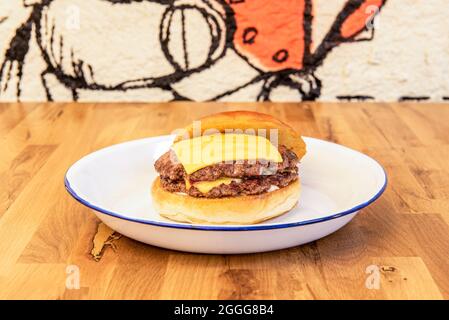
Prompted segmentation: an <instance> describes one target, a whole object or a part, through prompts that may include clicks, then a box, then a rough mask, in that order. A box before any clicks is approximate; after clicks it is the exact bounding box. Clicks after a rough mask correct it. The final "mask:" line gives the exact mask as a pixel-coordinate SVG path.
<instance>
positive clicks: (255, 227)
mask: <svg viewBox="0 0 449 320" xmlns="http://www.w3.org/2000/svg"><path fill="white" fill-rule="evenodd" d="M308 138H309V139H315V140H321V139H317V138H312V137H308ZM139 140H144V139H139ZM135 141H138V140H135ZM321 141H325V140H321ZM325 142H328V143H332V144H336V143H334V142H331V141H325ZM337 145H339V146H341V147H344V148H348V147H346V146H343V145H340V144H337ZM348 149H350V148H348ZM350 150H352V151H355V152H358V153H360V154H362V155H364V156H366V157H369V158H370V159H371V160H373V161H374V162H376V163H377V164H378V165H379V167H380V168H381V169H382V171H383V174H384V183H383V185H382V187H381V188H380V190H379V191H378V192H377V193H376V194H375V195H374V196H373V197H372V198H371V199H369V200H368V201H366V202H363V203H361V204H359V205H356V206H354V207H353V208H351V209H348V210H345V211H341V212H338V213H335V214H333V215H330V216H326V217H322V218H317V219H309V220H304V221H298V222H289V223H280V224H271V225H248V226H223V225H217V226H214V225H193V224H180V223H171V222H162V221H154V220H144V219H135V218H129V217H126V216H124V215H122V214H119V213H117V212H113V211H110V210H107V209H104V208H101V207H98V206H96V205H94V204H92V203H90V202H89V201H87V200H85V199H83V198H81V197H80V196H79V195H78V194H77V193H76V192H75V190H73V188H72V187H71V186H70V182H69V180H68V178H67V173H68V171H69V170H70V168H71V167H72V166H73V164H72V166H70V167H69V169H68V170H67V171H66V173H65V175H64V186H65V189H66V190H67V192H68V193H69V194H70V195H71V196H72V197H73V198H74V199H75V200H77V201H78V202H79V203H81V204H83V205H85V206H86V207H88V208H90V209H93V210H95V211H97V212H100V213H102V214H106V215H108V216H112V217H114V218H118V219H122V220H126V221H130V222H136V223H140V224H146V225H152V226H156V227H164V228H175V229H187V230H198V231H261V230H273V229H285V228H293V227H298V226H305V225H310V224H316V223H321V222H325V221H329V220H333V219H337V218H341V217H343V216H346V215H349V214H351V213H354V212H357V211H359V210H361V209H363V208H365V207H367V206H369V205H370V204H371V203H373V202H374V201H376V200H377V199H378V198H379V197H380V196H381V195H382V194H383V193H384V191H385V189H386V188H387V185H388V176H387V173H386V171H385V168H384V167H383V166H382V165H381V164H380V163H379V162H378V161H377V160H375V159H373V158H372V157H370V156H368V155H366V154H364V153H362V152H359V151H357V150H353V149H350ZM75 163H76V162H75Z"/></svg>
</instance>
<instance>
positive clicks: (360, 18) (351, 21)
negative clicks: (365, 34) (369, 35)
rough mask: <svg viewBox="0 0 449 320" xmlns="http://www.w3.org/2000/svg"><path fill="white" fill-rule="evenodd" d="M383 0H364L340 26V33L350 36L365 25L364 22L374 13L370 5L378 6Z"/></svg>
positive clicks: (343, 35) (346, 36)
mask: <svg viewBox="0 0 449 320" xmlns="http://www.w3.org/2000/svg"><path fill="white" fill-rule="evenodd" d="M384 2H385V1H384V0H366V1H365V2H364V3H363V4H362V5H361V6H360V8H358V9H357V10H356V11H355V12H354V13H353V14H351V15H350V16H349V17H348V18H347V20H346V21H345V22H344V23H343V25H342V27H341V35H342V37H343V38H350V37H352V36H354V35H356V34H357V33H358V32H360V31H361V30H363V29H364V28H365V27H366V23H367V22H368V21H369V19H370V18H371V17H372V16H373V15H374V14H375V11H373V10H371V8H370V7H371V6H375V7H377V8H380V7H381V6H382V5H383V3H384Z"/></svg>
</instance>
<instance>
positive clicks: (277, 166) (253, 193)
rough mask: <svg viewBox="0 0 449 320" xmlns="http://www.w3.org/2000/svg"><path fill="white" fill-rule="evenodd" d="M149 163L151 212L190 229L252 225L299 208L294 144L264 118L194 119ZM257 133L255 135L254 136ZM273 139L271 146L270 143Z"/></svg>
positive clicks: (291, 134) (284, 129)
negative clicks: (189, 225)
mask: <svg viewBox="0 0 449 320" xmlns="http://www.w3.org/2000/svg"><path fill="white" fill-rule="evenodd" d="M198 123H199V124H200V126H201V127H200V128H198V127H195V125H191V126H188V127H186V128H185V129H184V130H183V132H182V133H180V134H179V135H177V137H176V138H175V140H174V143H173V145H172V147H171V149H170V150H169V151H168V152H166V153H165V154H163V155H162V156H161V157H160V158H159V159H158V160H157V161H156V163H155V169H156V171H157V172H158V173H159V175H160V176H159V177H157V178H156V180H155V181H154V183H153V186H152V189H151V192H152V197H153V204H154V207H155V209H156V211H157V212H158V213H159V214H160V215H162V216H164V217H166V218H168V219H171V220H175V221H180V222H189V223H198V224H254V223H258V222H261V221H264V220H267V219H271V218H273V217H276V216H279V215H281V214H283V213H285V212H287V211H289V210H290V209H292V208H293V207H294V206H295V205H296V203H297V202H298V200H299V194H300V182H299V176H298V164H299V160H300V159H301V158H302V157H303V156H304V154H305V152H306V148H305V143H304V141H303V140H302V138H301V136H300V135H299V134H298V133H296V132H295V131H294V130H293V129H292V128H291V127H289V126H288V125H286V124H285V123H282V122H281V121H279V120H277V119H275V118H273V117H272V116H269V115H266V114H261V113H256V112H247V111H236V112H224V113H218V114H214V115H211V116H208V117H205V118H202V119H200V121H199V122H197V124H198ZM261 133H262V134H261ZM273 137H274V138H273Z"/></svg>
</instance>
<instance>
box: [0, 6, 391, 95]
mask: <svg viewBox="0 0 449 320" xmlns="http://www.w3.org/2000/svg"><path fill="white" fill-rule="evenodd" d="M315 2H316V1H315V0H282V1H271V0H226V1H225V0H90V1H86V0H23V6H24V8H28V9H30V14H29V16H28V17H27V18H26V20H24V21H22V22H21V24H20V25H19V26H18V27H17V28H16V29H15V31H14V34H13V36H12V37H11V38H9V39H5V40H2V41H8V43H7V45H6V46H5V48H6V49H5V53H4V58H3V61H2V62H1V68H0V99H1V98H2V97H1V95H2V94H4V93H5V92H10V93H11V92H13V95H14V97H16V99H17V100H20V98H21V96H22V90H23V77H24V70H25V68H26V67H27V64H28V63H29V60H30V59H29V58H28V57H27V56H28V55H29V51H30V50H31V49H33V46H34V50H36V51H37V52H38V53H39V54H38V55H37V56H35V57H34V58H33V60H36V59H41V62H40V63H41V65H42V66H43V68H42V70H38V71H37V72H34V73H35V74H31V75H30V76H29V77H30V78H34V79H39V82H40V84H41V86H42V87H43V88H44V91H45V96H46V99H47V100H48V101H53V100H60V99H59V98H58V97H56V96H55V94H54V93H53V92H52V90H53V88H54V87H55V86H56V85H55V84H54V83H55V79H56V81H57V83H58V84H59V85H61V86H63V87H64V88H65V89H67V90H69V91H70V96H71V100H74V101H77V100H79V92H80V91H83V90H88V91H94V92H99V91H101V92H106V91H122V92H125V91H126V92H128V91H132V90H138V89H154V88H157V89H158V90H159V91H157V92H161V90H162V91H164V92H169V93H170V95H169V97H170V98H165V96H164V97H162V96H161V99H160V100H209V101H216V100H223V99H225V98H226V97H228V96H232V95H233V94H235V93H236V92H239V91H241V90H246V89H248V88H250V87H254V88H253V89H251V90H252V91H251V92H252V98H253V100H257V101H269V100H271V96H272V92H273V90H275V89H276V88H278V87H280V86H282V87H286V88H288V89H289V90H293V91H296V92H297V93H298V100H315V99H317V98H319V97H320V95H321V90H322V82H321V80H320V79H319V77H318V76H317V75H316V70H317V68H319V67H320V66H321V65H322V64H323V62H324V61H325V59H326V58H327V57H328V55H329V53H330V52H331V51H333V50H334V49H336V48H337V47H339V46H343V45H350V43H354V42H361V41H370V40H372V39H373V37H374V30H375V28H372V27H370V26H372V25H373V22H374V18H375V16H376V15H377V14H378V13H379V12H380V10H381V9H382V7H383V6H384V5H385V3H386V0H345V1H340V2H342V5H341V7H340V10H339V12H337V13H336V15H335V17H334V20H333V22H332V23H331V24H330V26H329V28H328V30H327V32H325V34H324V37H323V38H322V39H321V40H320V41H319V42H315V41H314V40H313V28H314V27H315V25H314V6H315ZM70 8H72V9H73V8H74V9H76V10H79V12H78V13H77V11H76V10H75V11H73V12H75V13H77V14H78V18H79V23H80V26H76V25H75V26H74V27H73V28H70V27H68V26H70V21H67V19H68V18H67V10H68V9H70ZM114 10H115V11H114ZM130 10H135V11H136V12H133V13H132V14H133V15H135V18H133V21H132V22H130V21H124V22H123V24H122V25H119V24H117V22H120V17H119V15H121V14H122V13H123V15H124V16H127V15H128V14H129V15H130V14H131V11H130ZM75 17H76V15H75ZM7 19H8V16H5V17H1V14H0V24H2V23H3V22H6V21H7ZM127 20H129V19H127ZM86 30H89V32H86ZM127 32H128V33H127ZM336 50H338V48H337V49H336ZM231 55H232V58H229V57H230V56H231ZM225 59H228V60H229V59H231V60H229V61H228V62H227V65H224V66H222V65H223V63H222V62H221V60H225ZM232 59H233V60H232ZM232 61H238V62H236V64H237V63H238V64H239V65H241V66H242V67H239V68H240V69H242V68H247V69H245V70H251V71H247V72H242V74H238V71H236V72H235V75H233V74H230V75H229V74H228V75H226V76H225V75H222V74H221V73H220V72H222V73H225V72H226V70H227V69H228V70H232V66H233V65H234V63H233V62H232ZM30 63H31V62H30ZM243 64H245V66H243ZM215 66H216V67H215ZM213 68H216V69H214V72H213V74H212V75H211V73H210V71H209V74H208V75H207V77H206V76H203V80H201V79H202V78H201V74H202V73H207V72H208V70H211V69H213ZM34 69H36V68H34ZM220 70H222V71H220ZM32 73H33V72H32ZM204 77H206V78H207V79H208V80H207V81H208V82H209V85H210V87H214V88H213V89H211V91H213V92H211V93H210V94H209V96H207V93H201V92H200V93H198V94H196V95H195V94H194V93H193V92H194V91H195V89H188V88H189V86H188V85H185V83H186V82H187V81H188V79H190V80H191V81H194V80H192V79H197V80H198V81H200V82H201V81H203V82H204V81H205V80H204ZM225 77H227V78H230V79H231V80H226V81H225V80H223V79H221V78H225ZM233 77H234V80H232V78H233ZM195 81H196V80H195ZM215 81H216V83H217V85H215ZM225 82H226V83H225ZM223 83H225V84H223ZM182 84H184V85H182ZM191 87H194V86H191ZM186 88H187V89H186ZM203 88H204V84H203ZM217 90H218V92H217ZM248 90H249V89H248ZM56 91H58V90H56ZM203 91H204V90H203ZM191 92H192V93H191ZM201 95H203V96H201ZM198 96H200V98H198ZM205 96H206V98H204V97H205ZM156 100H157V99H156Z"/></svg>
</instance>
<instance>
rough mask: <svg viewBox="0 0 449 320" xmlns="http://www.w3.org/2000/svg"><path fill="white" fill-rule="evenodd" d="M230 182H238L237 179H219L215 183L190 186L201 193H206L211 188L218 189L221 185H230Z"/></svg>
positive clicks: (208, 182)
mask: <svg viewBox="0 0 449 320" xmlns="http://www.w3.org/2000/svg"><path fill="white" fill-rule="evenodd" d="M232 181H239V179H233V178H220V179H217V180H215V181H201V182H195V183H194V184H192V185H193V186H194V187H196V188H197V189H198V190H199V191H200V192H201V193H208V192H209V191H210V190H212V189H213V188H215V187H218V186H219V185H221V184H230V183H231V182H232Z"/></svg>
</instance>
